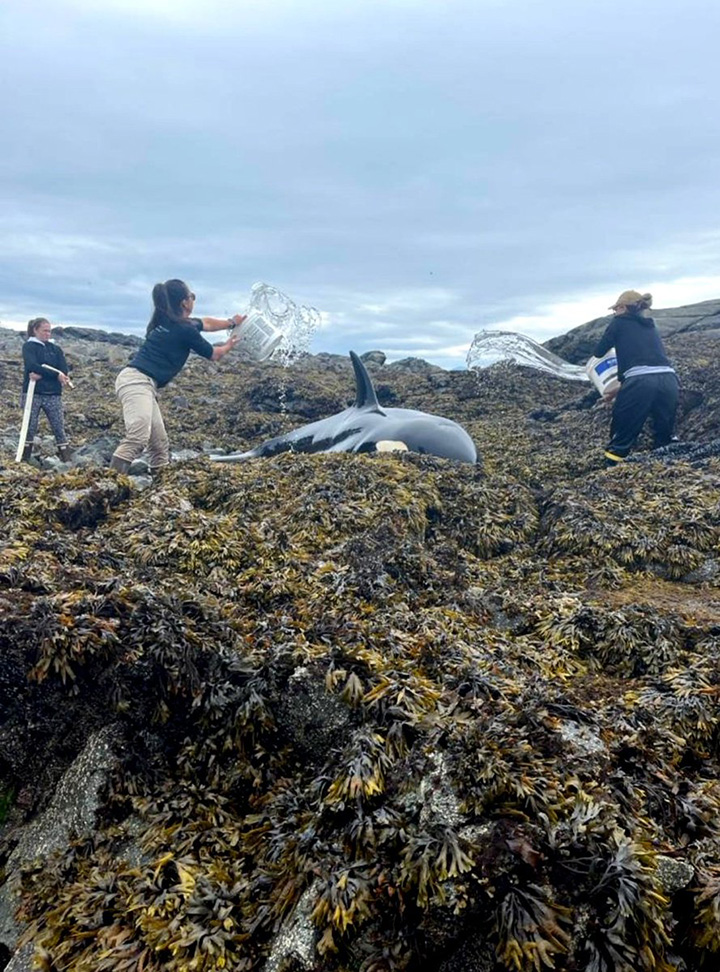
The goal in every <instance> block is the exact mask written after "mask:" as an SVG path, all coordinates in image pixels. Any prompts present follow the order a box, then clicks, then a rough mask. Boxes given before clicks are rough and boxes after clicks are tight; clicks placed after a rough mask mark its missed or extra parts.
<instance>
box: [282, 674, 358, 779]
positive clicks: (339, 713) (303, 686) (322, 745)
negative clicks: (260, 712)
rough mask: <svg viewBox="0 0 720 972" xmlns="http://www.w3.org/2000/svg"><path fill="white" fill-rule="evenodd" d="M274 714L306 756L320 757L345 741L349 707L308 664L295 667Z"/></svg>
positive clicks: (285, 731)
mask: <svg viewBox="0 0 720 972" xmlns="http://www.w3.org/2000/svg"><path fill="white" fill-rule="evenodd" d="M275 718H276V720H277V723H278V725H279V726H280V727H281V728H282V731H283V732H284V733H286V734H287V735H288V736H289V737H290V738H291V739H292V740H293V742H294V743H295V745H296V746H298V748H299V749H300V750H301V751H302V752H303V753H304V754H305V755H306V756H308V757H309V758H312V759H318V760H321V759H323V758H324V757H325V756H326V754H327V753H328V751H329V750H330V749H332V748H334V747H337V746H342V745H343V743H344V742H345V741H346V739H347V736H348V732H349V726H350V721H351V710H350V708H349V707H348V705H346V703H344V702H342V701H341V700H340V699H338V698H337V697H336V696H334V695H331V694H330V693H329V692H327V691H326V690H325V688H324V686H323V685H322V683H321V682H320V681H319V680H318V679H317V677H313V675H312V673H311V672H310V671H309V670H308V669H307V668H298V669H296V670H295V671H294V672H293V674H292V675H291V676H290V679H289V681H288V685H287V690H286V693H285V695H284V696H283V698H282V699H281V701H280V704H279V705H278V708H277V711H276V714H275Z"/></svg>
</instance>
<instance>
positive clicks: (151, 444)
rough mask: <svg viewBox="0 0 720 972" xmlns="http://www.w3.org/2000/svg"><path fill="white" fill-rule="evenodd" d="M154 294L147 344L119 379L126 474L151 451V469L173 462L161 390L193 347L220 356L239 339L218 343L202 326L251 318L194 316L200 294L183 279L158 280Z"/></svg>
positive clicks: (116, 464)
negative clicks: (160, 402)
mask: <svg viewBox="0 0 720 972" xmlns="http://www.w3.org/2000/svg"><path fill="white" fill-rule="evenodd" d="M152 299H153V307H154V310H153V315H152V317H151V318H150V323H149V324H148V326H147V332H146V338H145V343H144V344H143V345H142V347H141V348H140V349H139V350H138V352H137V353H136V354H135V355H134V357H133V358H132V359H131V360H130V363H129V365H128V366H127V367H126V368H123V369H122V371H121V372H120V374H119V375H118V376H117V379H116V381H115V394H116V395H117V397H118V399H119V400H120V404H121V405H122V410H123V420H124V422H125V438H124V439H123V440H122V442H121V443H120V445H119V446H118V447H117V449H116V450H115V452H114V454H113V457H112V459H111V461H110V468H111V469H115V470H117V472H122V473H126V472H127V471H128V470H129V468H130V465H131V463H132V461H133V460H134V459H137V458H138V456H140V455H141V453H143V452H144V451H145V450H147V454H148V460H149V465H150V472H151V474H153V475H154V474H156V473H158V472H159V471H160V470H161V469H162V467H163V466H167V465H168V463H169V462H170V442H169V440H168V436H167V432H166V431H165V423H164V421H163V417H162V413H161V411H160V407H159V406H158V402H157V392H158V389H159V388H164V387H165V385H167V384H168V382H170V381H171V380H172V379H173V378H174V377H175V375H177V373H178V372H179V371H180V370H181V369H182V368H183V366H184V365H185V362H186V361H187V359H188V356H189V354H190V352H191V351H194V352H195V354H199V355H200V357H202V358H206V359H207V360H208V361H218V360H219V359H220V358H222V357H223V356H224V355H226V354H227V353H228V351H230V350H231V349H232V348H233V347H234V346H235V344H236V342H237V338H236V337H230V338H228V340H227V341H226V342H225V343H224V344H217V345H214V346H213V345H212V344H210V342H209V341H206V340H205V338H204V337H203V336H202V334H201V333H200V332H201V331H220V330H223V329H225V328H228V327H230V328H233V327H235V326H236V325H238V324H242V322H243V321H244V320H245V317H244V316H243V315H241V314H236V315H235V316H234V317H231V318H223V319H222V320H221V319H219V318H215V317H202V318H200V317H191V316H190V315H191V313H192V311H193V308H194V306H195V294H193V293H192V291H191V290H190V288H189V287H188V285H187V284H186V283H184V282H183V281H182V280H175V279H173V280H166V281H165V283H159V284H155V286H154V287H153V291H152Z"/></svg>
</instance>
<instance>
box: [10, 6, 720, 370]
mask: <svg viewBox="0 0 720 972" xmlns="http://www.w3.org/2000/svg"><path fill="white" fill-rule="evenodd" d="M719 37H720V3H717V0H683V2H678V0H655V3H654V4H648V3H647V0H643V2H639V0H603V2H602V3H588V2H585V3H583V2H582V0H543V2H540V0H502V2H501V0H234V2H230V0H226V2H220V0H1V2H0V123H1V127H0V131H1V132H2V149H1V150H0V172H1V173H2V182H1V187H0V323H2V324H5V325H7V324H9V323H12V322H26V321H27V319H28V318H29V317H34V316H36V315H44V316H47V317H49V318H50V319H51V320H52V321H54V322H57V323H65V324H71V323H74V324H81V325H94V326H98V327H102V328H105V329H107V330H121V331H138V332H139V331H141V330H142V329H143V328H144V326H145V324H146V323H147V320H148V317H149V315H150V310H151V301H150V291H151V289H152V286H153V284H154V283H156V282H157V281H159V280H164V279H166V278H168V277H175V276H177V277H181V278H183V279H185V280H187V282H188V283H189V284H190V286H191V288H192V289H193V290H194V291H195V292H196V293H197V295H198V302H197V307H196V310H197V312H198V313H199V314H201V315H217V316H221V315H222V316H225V315H227V314H230V313H232V312H235V311H239V310H242V308H243V304H244V302H245V301H246V299H247V296H248V294H249V290H250V287H251V285H252V284H253V283H254V282H256V281H265V282H267V283H270V284H273V285H274V286H276V287H278V288H280V289H281V290H283V291H285V292H286V293H287V294H289V295H290V296H291V297H293V298H294V299H296V300H297V301H298V302H300V303H306V304H311V305H314V306H315V307H317V308H318V309H319V310H320V311H322V312H323V327H322V329H321V331H320V332H319V333H318V334H317V336H316V338H315V340H314V343H313V350H315V351H319V350H326V351H336V352H346V351H347V350H348V349H350V348H354V349H355V350H357V351H359V352H361V351H365V350H369V349H371V348H380V349H382V350H384V351H385V352H386V353H387V354H388V355H389V356H391V357H393V358H398V357H404V356H407V355H420V356H422V357H425V358H428V359H430V360H432V361H435V362H437V363H439V364H442V365H444V366H446V367H454V366H457V365H461V364H462V363H463V361H464V358H465V352H466V351H467V348H468V347H469V345H470V343H471V341H472V338H473V335H474V334H475V333H476V332H477V331H478V330H480V329H481V328H487V327H495V328H501V329H508V330H518V331H521V332H523V333H526V334H529V335H530V336H531V337H534V338H535V339H536V340H541V341H542V340H545V339H546V338H548V337H550V336H552V335H554V334H559V333H563V332H564V331H567V330H568V329H570V328H571V327H574V326H576V325H578V324H581V323H583V322H584V321H586V320H589V319H590V318H593V317H597V316H600V315H601V314H603V313H605V311H606V308H607V306H608V304H610V303H611V302H612V300H614V298H615V297H616V296H617V295H618V293H619V292H620V291H621V290H624V289H626V288H628V287H633V288H638V289H640V290H651V291H652V292H653V293H654V294H655V305H656V306H665V307H668V306H676V305H678V304H682V303H692V302H695V301H697V300H705V299H709V298H720V216H719V215H718V214H719V213H720V112H719V110H718V93H719V91H720V83H719V82H720V56H718V52H717V43H718V38H719Z"/></svg>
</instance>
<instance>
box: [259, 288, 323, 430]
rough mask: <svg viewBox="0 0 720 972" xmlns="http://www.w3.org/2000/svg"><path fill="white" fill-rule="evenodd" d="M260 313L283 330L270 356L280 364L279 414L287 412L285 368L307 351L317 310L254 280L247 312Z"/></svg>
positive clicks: (315, 325) (318, 321) (318, 324)
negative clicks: (299, 303) (281, 369)
mask: <svg viewBox="0 0 720 972" xmlns="http://www.w3.org/2000/svg"><path fill="white" fill-rule="evenodd" d="M254 311H255V312H257V313H259V314H260V315H261V316H262V317H263V318H264V320H266V321H267V322H269V323H270V324H272V326H273V327H274V328H276V330H277V331H279V332H280V333H281V334H282V338H281V340H280V343H279V344H278V345H277V347H276V348H275V349H274V351H273V352H272V354H271V356H270V358H271V360H272V361H274V362H277V363H278V364H281V365H282V366H283V371H282V372H281V374H280V381H279V385H280V387H279V390H278V403H279V405H280V414H281V415H282V416H285V415H287V412H288V405H287V396H288V381H287V369H288V368H289V367H290V365H292V364H293V363H294V362H295V361H296V360H297V359H298V358H300V357H301V356H302V355H303V354H306V353H307V351H308V349H309V347H310V341H311V340H312V336H313V334H314V333H315V331H317V329H318V327H319V326H320V320H321V318H320V313H319V311H317V310H316V309H315V308H314V307H307V306H305V305H300V306H298V305H297V304H296V303H295V301H293V300H291V299H290V298H289V297H288V296H287V295H286V294H283V293H282V292H281V291H280V290H278V289H277V288H276V287H271V286H270V285H269V284H266V283H256V284H254V285H253V287H252V290H251V292H250V302H249V304H248V308H247V313H248V314H250V313H252V312H254Z"/></svg>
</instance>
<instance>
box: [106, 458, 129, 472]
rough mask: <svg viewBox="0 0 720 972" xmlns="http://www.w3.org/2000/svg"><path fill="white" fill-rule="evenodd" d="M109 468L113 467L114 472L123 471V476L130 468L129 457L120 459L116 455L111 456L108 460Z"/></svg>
mask: <svg viewBox="0 0 720 972" xmlns="http://www.w3.org/2000/svg"><path fill="white" fill-rule="evenodd" d="M110 468H111V469H114V470H115V472H119V473H123V474H124V475H125V476H127V474H128V470H129V469H130V460H129V459H120V458H119V457H118V456H113V457H112V459H111V460H110Z"/></svg>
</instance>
